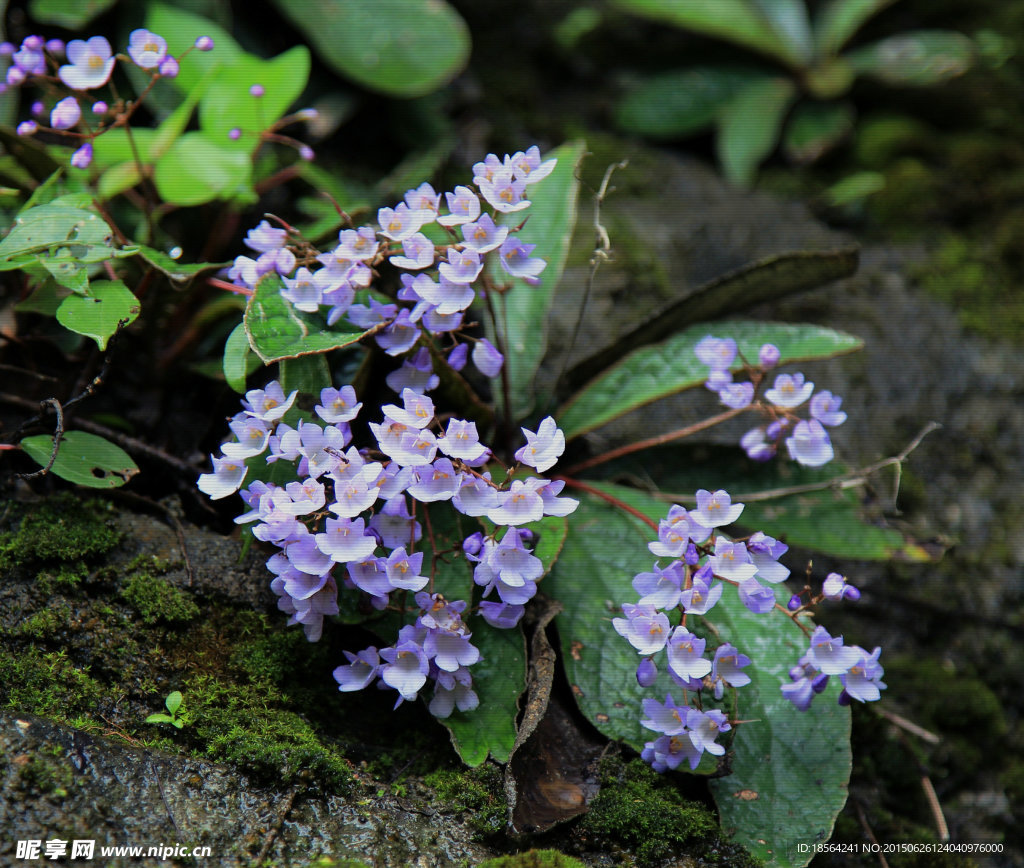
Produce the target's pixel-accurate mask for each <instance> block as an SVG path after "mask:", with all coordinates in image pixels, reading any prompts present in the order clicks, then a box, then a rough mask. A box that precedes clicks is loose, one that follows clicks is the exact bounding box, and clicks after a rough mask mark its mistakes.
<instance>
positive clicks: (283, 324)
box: [245, 275, 372, 365]
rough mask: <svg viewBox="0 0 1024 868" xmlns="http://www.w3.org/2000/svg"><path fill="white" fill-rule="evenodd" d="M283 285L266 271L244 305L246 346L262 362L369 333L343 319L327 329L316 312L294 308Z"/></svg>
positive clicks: (320, 349) (323, 349)
mask: <svg viewBox="0 0 1024 868" xmlns="http://www.w3.org/2000/svg"><path fill="white" fill-rule="evenodd" d="M283 286H284V284H283V283H282V282H281V278H280V277H278V276H277V275H267V276H266V277H264V278H263V279H262V280H261V281H260V282H259V284H258V285H257V287H256V291H255V292H254V293H253V294H252V296H251V297H250V298H249V303H248V304H247V305H246V308H245V331H246V334H247V335H248V336H249V346H251V347H252V348H253V350H254V351H255V353H256V354H257V355H258V356H259V357H260V358H261V359H263V362H264V363H265V364H268V365H269V364H270V363H271V362H277V361H280V360H281V359H295V358H298V357H299V356H307V355H311V354H313V353H325V352H327V351H328V350H335V349H338V348H340V347H347V346H349V345H350V344H354V343H356V342H357V341H358V340H360V339H361V338H363V337H365V336H366V335H368V334H371V333H372V330H367V331H363V330H362V329H359V328H357V327H356V326H353V325H349V324H348V323H345V322H339V323H338V324H337V326H336V327H335V328H330V329H329V328H328V327H327V324H326V323H325V322H324V319H323V317H321V316H320V315H319V314H309V313H303V312H302V311H299V310H296V309H295V307H294V306H293V305H292V303H291V302H290V301H288V300H287V299H286V298H284V297H283V296H282V295H281V289H282V288H283Z"/></svg>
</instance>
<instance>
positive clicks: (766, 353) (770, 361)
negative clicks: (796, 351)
mask: <svg viewBox="0 0 1024 868" xmlns="http://www.w3.org/2000/svg"><path fill="white" fill-rule="evenodd" d="M781 357H782V353H781V352H779V348H778V347H777V346H775V344H762V345H761V349H760V350H759V351H758V353H757V361H758V364H760V365H761V367H762V368H765V369H766V370H767V369H768V368H774V367H775V366H776V365H777V364H778V363H779V359H780V358H781Z"/></svg>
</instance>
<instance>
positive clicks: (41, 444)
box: [21, 296, 139, 488]
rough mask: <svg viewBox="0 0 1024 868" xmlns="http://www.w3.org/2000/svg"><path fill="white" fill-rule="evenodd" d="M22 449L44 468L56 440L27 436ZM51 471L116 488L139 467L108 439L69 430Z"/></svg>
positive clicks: (84, 482) (83, 482) (79, 481)
mask: <svg viewBox="0 0 1024 868" xmlns="http://www.w3.org/2000/svg"><path fill="white" fill-rule="evenodd" d="M76 297H77V296H76ZM21 448H22V449H24V450H25V452H26V453H27V454H28V455H29V457H31V458H32V459H33V460H34V461H35V462H36V463H38V464H39V465H41V466H42V467H45V466H46V465H47V464H48V463H49V461H50V455H51V453H52V452H53V438H52V437H51V436H49V435H48V434H39V435H37V436H35V437H26V438H25V439H24V440H22V441H21ZM50 472H51V473H53V474H55V475H57V476H59V477H60V478H61V479H66V480H67V481H68V482H73V483H75V484H76V485H84V486H87V487H88V488H117V487H118V486H121V485H124V484H125V483H126V482H127V481H128V480H129V479H131V478H132V477H133V476H134V475H135V474H136V473H138V472H139V468H138V467H137V466H136V464H135V462H134V461H132V459H131V458H130V457H129V456H128V453H127V452H125V451H124V450H123V449H122V448H121V447H120V446H116V445H115V444H113V443H111V442H110V441H109V440H104V439H103V438H102V437H97V436H96V435H95V434H87V433H86V432H84V431H66V432H65V433H64V436H63V437H62V438H61V441H60V448H59V449H58V450H57V458H56V459H55V460H54V462H53V466H52V467H51V468H50Z"/></svg>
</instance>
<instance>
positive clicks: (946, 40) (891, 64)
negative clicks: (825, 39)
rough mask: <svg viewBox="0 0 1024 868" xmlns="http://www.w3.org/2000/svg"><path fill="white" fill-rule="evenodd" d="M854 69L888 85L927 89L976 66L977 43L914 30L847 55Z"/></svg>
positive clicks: (955, 35) (951, 34)
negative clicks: (975, 48)
mask: <svg viewBox="0 0 1024 868" xmlns="http://www.w3.org/2000/svg"><path fill="white" fill-rule="evenodd" d="M846 59H847V60H848V61H849V63H850V65H851V66H852V67H853V69H854V70H855V71H856V72H858V73H860V74H861V75H868V76H871V77H872V78H877V79H879V80H881V81H884V82H885V83H886V84H896V85H904V86H913V87H927V86H929V85H933V84H939V83H940V82H943V81H948V80H949V79H951V78H955V77H956V76H958V75H962V74H963V73H965V72H967V70H968V69H970V67H971V64H972V63H974V43H973V42H972V41H971V40H970V39H968V38H967V37H966V36H964V35H963V34H962V33H954V32H953V31H951V30H913V31H911V32H909V33H901V34H899V35H898V36H890V37H889V38H888V39H883V40H881V42H875V43H872V44H871V45H865V46H863V47H861V48H857V49H855V50H853V51H851V52H850V53H849V54H847V55H846Z"/></svg>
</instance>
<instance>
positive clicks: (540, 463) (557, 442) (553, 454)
mask: <svg viewBox="0 0 1024 868" xmlns="http://www.w3.org/2000/svg"><path fill="white" fill-rule="evenodd" d="M522 432H523V436H524V437H526V445H525V446H523V447H522V448H520V449H519V450H518V451H517V452H516V455H515V457H516V461H519V462H521V463H522V464H526V465H528V466H529V467H533V468H534V469H535V470H537V472H538V473H543V472H544V471H545V470H550V469H551V468H552V467H554V466H555V464H556V463H557V461H558V458H559V456H560V455H561V454H562V453H563V452H564V451H565V435H564V434H563V433H562V431H561V429H559V427H558V425H557V424H556V423H555V420H554V419H553V418H552V417H551V416H548V417H547V418H545V419H544V420H542V421H541V423H540V427H539V428H538V429H537V433H536V434H534V433H533V432H532V431H528V430H527V429H526V428H523V429H522Z"/></svg>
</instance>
